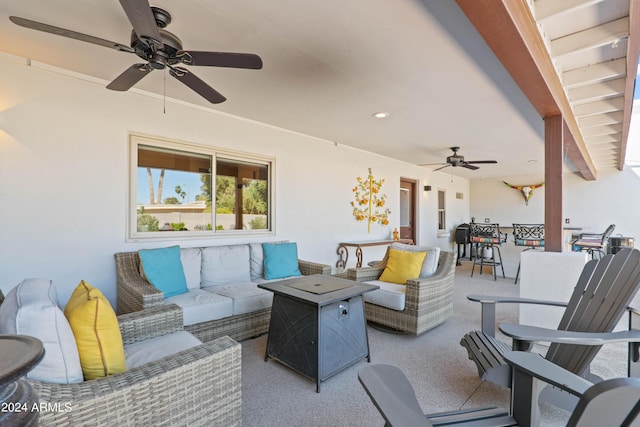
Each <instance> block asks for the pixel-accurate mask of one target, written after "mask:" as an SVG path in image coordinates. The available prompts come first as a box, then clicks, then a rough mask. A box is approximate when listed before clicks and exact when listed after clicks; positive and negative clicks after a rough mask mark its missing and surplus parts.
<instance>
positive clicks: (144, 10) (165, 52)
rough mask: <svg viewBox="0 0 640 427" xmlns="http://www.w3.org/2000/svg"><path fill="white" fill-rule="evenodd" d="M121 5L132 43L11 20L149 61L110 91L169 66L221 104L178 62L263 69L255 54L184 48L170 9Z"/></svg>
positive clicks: (131, 0)
mask: <svg viewBox="0 0 640 427" xmlns="http://www.w3.org/2000/svg"><path fill="white" fill-rule="evenodd" d="M120 4H121V5H122V8H123V9H124V12H125V13H126V15H127V18H128V19H129V21H130V22H131V25H132V26H133V30H132V31H131V43H130V46H126V45H123V44H120V43H116V42H112V41H109V40H105V39H102V38H99V37H94V36H90V35H87V34H83V33H78V32H76V31H72V30H68V29H65V28H60V27H54V26H53V25H49V24H43V23H42V22H36V21H32V20H29V19H25V18H20V17H17V16H10V17H9V19H10V20H11V22H13V23H14V24H17V25H20V26H22V27H25V28H30V29H32V30H38V31H44V32H46V33H50V34H55V35H58V36H63V37H68V38H71V39H75V40H80V41H83V42H87V43H93V44H97V45H100V46H104V47H108V48H112V49H115V50H118V51H121V52H127V53H133V54H135V55H137V56H139V57H140V58H142V59H143V60H145V61H146V62H144V63H140V64H133V65H132V66H131V67H129V68H127V69H126V70H125V71H124V72H123V73H122V74H120V75H119V76H118V77H116V79H115V80H113V81H112V82H111V83H109V85H107V89H111V90H118V91H126V90H129V89H130V88H131V87H133V86H134V85H135V84H136V83H138V82H139V81H140V80H141V79H142V78H143V77H145V76H146V75H147V74H149V73H150V72H151V71H153V70H163V69H165V68H168V69H169V74H171V76H173V77H175V78H176V79H177V80H179V81H180V82H182V83H183V84H184V85H186V86H187V87H189V88H190V89H191V90H193V91H195V92H196V93H197V94H198V95H200V96H202V97H203V98H205V99H206V100H207V101H209V102H211V103H212V104H218V103H221V102H224V101H225V100H226V98H225V97H224V96H223V95H222V94H220V93H219V92H218V91H216V90H215V89H213V88H212V87H211V86H209V85H208V84H207V83H205V82H204V81H202V80H201V79H200V78H198V77H196V75H195V74H193V73H192V72H191V71H189V70H188V69H186V68H184V67H179V66H178V64H184V65H196V66H206V67H231V68H245V69H253V70H259V69H261V68H262V59H260V57H259V56H258V55H255V54H252V53H231V52H208V51H195V50H184V49H183V48H182V42H181V41H180V39H179V38H178V37H177V36H176V35H175V34H172V33H170V32H169V31H167V30H165V29H164V28H165V27H166V26H167V25H169V23H170V22H171V15H170V14H169V12H167V11H166V10H164V9H161V8H159V7H151V6H149V1H148V0H120Z"/></svg>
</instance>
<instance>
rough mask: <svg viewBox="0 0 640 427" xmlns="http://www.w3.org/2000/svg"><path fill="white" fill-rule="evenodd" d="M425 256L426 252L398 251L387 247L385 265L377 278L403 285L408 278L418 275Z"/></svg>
mask: <svg viewBox="0 0 640 427" xmlns="http://www.w3.org/2000/svg"><path fill="white" fill-rule="evenodd" d="M425 256H427V253H426V252H408V251H398V250H396V249H391V248H389V259H388V260H387V266H386V267H385V268H384V271H383V272H382V275H381V276H380V279H379V280H381V281H383V282H390V283H399V284H401V285H404V284H405V283H406V282H407V280H408V279H415V278H417V277H420V270H421V269H422V263H423V262H424V257H425Z"/></svg>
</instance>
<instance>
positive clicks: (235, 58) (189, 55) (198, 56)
mask: <svg viewBox="0 0 640 427" xmlns="http://www.w3.org/2000/svg"><path fill="white" fill-rule="evenodd" d="M177 56H178V57H180V58H181V60H182V62H183V63H185V64H187V65H199V66H206V67H207V66H208V67H231V68H248V69H251V70H259V69H261V68H262V59H260V57H259V56H258V55H255V54H253V53H232V52H206V51H198V50H183V51H180V52H178V54H177Z"/></svg>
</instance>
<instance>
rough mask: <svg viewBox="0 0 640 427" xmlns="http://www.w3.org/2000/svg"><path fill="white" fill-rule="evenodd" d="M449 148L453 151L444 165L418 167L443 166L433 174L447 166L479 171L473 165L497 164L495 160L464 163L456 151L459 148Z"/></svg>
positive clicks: (429, 164)
mask: <svg viewBox="0 0 640 427" xmlns="http://www.w3.org/2000/svg"><path fill="white" fill-rule="evenodd" d="M449 148H450V149H451V151H453V154H452V155H451V156H447V162H446V163H428V164H424V165H420V166H431V165H444V166H442V167H439V168H437V169H434V170H433V172H435V171H439V170H440V169H444V168H448V167H449V166H453V167H454V168H455V167H458V166H460V167H463V168H467V169H471V170H476V169H480V168H479V167H478V166H475V164H489V163H498V162H496V161H495V160H469V161H465V160H464V156H461V155H460V154H458V150H460V147H449Z"/></svg>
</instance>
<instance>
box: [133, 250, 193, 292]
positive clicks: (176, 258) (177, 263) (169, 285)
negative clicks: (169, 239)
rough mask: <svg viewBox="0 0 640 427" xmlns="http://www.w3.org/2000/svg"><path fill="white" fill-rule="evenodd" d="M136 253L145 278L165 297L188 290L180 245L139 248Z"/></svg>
mask: <svg viewBox="0 0 640 427" xmlns="http://www.w3.org/2000/svg"><path fill="white" fill-rule="evenodd" d="M138 254H139V255H140V262H141V264H142V269H143V271H144V275H145V276H146V277H147V280H148V281H149V282H150V283H151V284H152V285H153V286H155V287H156V288H158V289H159V290H161V291H162V292H164V297H165V298H169V297H174V296H176V295H180V294H184V293H185V292H187V291H188V289H187V279H185V276H184V270H183V269H182V261H181V260H180V246H170V247H168V248H159V249H141V250H140V251H139V252H138Z"/></svg>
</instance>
